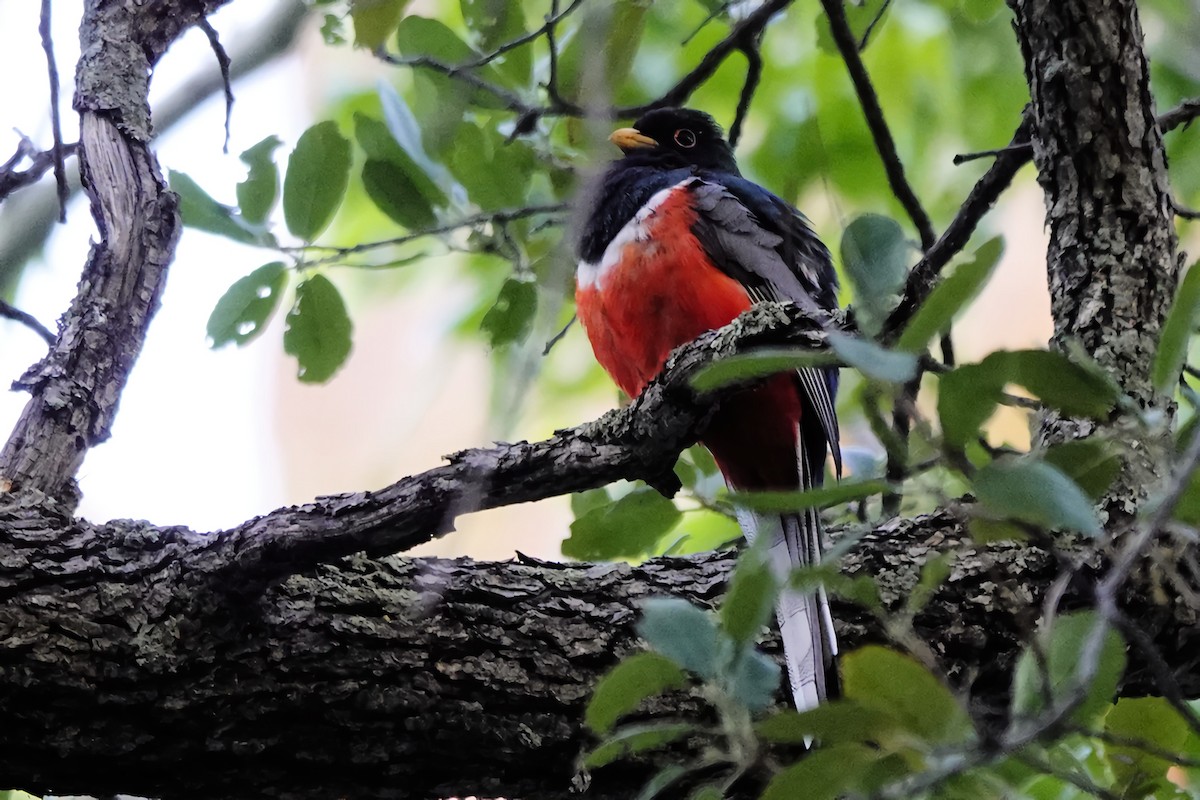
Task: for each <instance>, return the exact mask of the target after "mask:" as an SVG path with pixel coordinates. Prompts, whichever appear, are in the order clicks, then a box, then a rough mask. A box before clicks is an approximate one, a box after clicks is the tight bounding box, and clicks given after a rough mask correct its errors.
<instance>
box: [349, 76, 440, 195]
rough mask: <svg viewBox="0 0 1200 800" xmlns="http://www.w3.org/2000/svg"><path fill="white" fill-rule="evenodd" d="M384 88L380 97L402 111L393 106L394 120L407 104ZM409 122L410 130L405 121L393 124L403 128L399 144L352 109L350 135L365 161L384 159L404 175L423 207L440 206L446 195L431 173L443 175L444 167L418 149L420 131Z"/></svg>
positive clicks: (389, 130)
mask: <svg viewBox="0 0 1200 800" xmlns="http://www.w3.org/2000/svg"><path fill="white" fill-rule="evenodd" d="M388 89H389V91H383V90H381V92H380V96H381V97H383V96H385V95H387V96H390V97H392V98H393V99H394V102H397V103H399V104H400V109H402V110H397V109H393V112H392V113H393V116H396V117H397V119H399V120H404V119H405V115H406V114H407V113H408V108H407V106H404V105H403V101H402V100H399V99H398V96H397V95H396V94H395V90H394V89H391V88H390V87H388ZM411 124H412V126H413V129H412V130H408V128H407V125H408V123H407V122H403V121H400V122H397V123H396V125H397V127H398V128H400V129H402V130H404V131H406V132H405V136H406V138H407V139H408V141H406V142H405V144H404V145H403V146H402V145H401V142H400V141H398V140H397V138H396V137H395V136H394V135H393V134H392V128H391V127H389V126H388V125H386V124H384V123H383V122H380V121H379V120H377V119H373V118H372V117H369V116H367V115H366V114H363V113H361V112H356V113H355V115H354V138H355V140H356V141H357V142H358V146H359V147H361V148H362V149H363V152H364V153H366V154H367V160H368V161H384V162H387V163H389V164H392V165H394V166H396V167H397V168H399V169H400V170H401V171H402V172H403V173H404V175H405V183H406V184H408V185H410V186H411V187H413V188H415V189H416V191H417V192H419V193H420V196H421V198H423V199H424V206H425V207H426V208H442V207H444V206H445V205H446V204H447V203H448V202H449V198H448V197H447V196H446V193H445V192H444V191H442V188H441V187H440V186H438V184H437V183H436V181H435V180H434V177H433V176H434V175H437V176H438V177H439V178H445V170H444V169H438V167H437V165H435V164H434V163H433V162H431V161H430V160H429V156H427V155H426V154H425V151H424V150H422V149H421V141H420V134H419V133H418V132H416V130H415V129H416V123H415V122H412V123H411ZM408 148H413V149H412V150H410V149H408ZM408 202H410V203H417V202H418V201H417V200H416V199H411V200H409V201H408Z"/></svg>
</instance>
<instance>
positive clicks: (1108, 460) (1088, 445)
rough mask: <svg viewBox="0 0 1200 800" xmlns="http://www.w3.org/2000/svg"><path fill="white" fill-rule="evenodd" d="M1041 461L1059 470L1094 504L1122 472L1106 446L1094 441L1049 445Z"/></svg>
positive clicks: (1118, 462)
mask: <svg viewBox="0 0 1200 800" xmlns="http://www.w3.org/2000/svg"><path fill="white" fill-rule="evenodd" d="M1042 458H1043V459H1045V461H1046V463H1047V464H1051V465H1052V466H1055V467H1057V468H1058V469H1060V470H1062V472H1063V474H1064V475H1066V476H1067V477H1068V478H1070V479H1071V480H1073V481H1074V482H1075V483H1076V484H1077V485H1078V486H1079V488H1080V489H1083V491H1084V492H1086V493H1087V495H1088V497H1090V498H1092V499H1093V500H1099V499H1100V498H1101V497H1103V496H1104V493H1105V492H1106V491H1108V487H1109V486H1111V485H1112V482H1113V481H1114V480H1115V479H1116V477H1117V473H1119V472H1120V471H1121V459H1120V458H1119V457H1118V456H1117V455H1116V453H1114V452H1113V450H1112V448H1111V447H1110V446H1109V444H1108V443H1107V442H1105V441H1102V440H1100V439H1096V438H1092V439H1076V440H1075V441H1072V442H1063V443H1062V444H1056V445H1052V446H1050V447H1048V448H1046V450H1045V452H1043V453H1042Z"/></svg>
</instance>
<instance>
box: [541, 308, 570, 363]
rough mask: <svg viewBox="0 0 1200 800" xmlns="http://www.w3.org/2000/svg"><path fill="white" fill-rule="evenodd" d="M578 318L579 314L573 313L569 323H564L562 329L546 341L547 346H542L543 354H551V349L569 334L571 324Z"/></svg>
mask: <svg viewBox="0 0 1200 800" xmlns="http://www.w3.org/2000/svg"><path fill="white" fill-rule="evenodd" d="M577 319H579V315H578V314H572V315H571V318H570V319H569V320H567V324H566V325H563V328H562V330H561V331H559V332H558V333H556V334H554V335H553V336H551V337H550V340H549V341H547V342H546V346H545V347H543V348H542V355H544V356H547V355H550V350H551V349H552V348H553V347H554V345H556V344H558V343H559V342H560V341H561V340H562V338H563V337H564V336H566V335H567V331H569V330H571V326H572V325H574V324H575V320H577Z"/></svg>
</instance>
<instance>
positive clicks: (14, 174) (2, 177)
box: [0, 138, 78, 201]
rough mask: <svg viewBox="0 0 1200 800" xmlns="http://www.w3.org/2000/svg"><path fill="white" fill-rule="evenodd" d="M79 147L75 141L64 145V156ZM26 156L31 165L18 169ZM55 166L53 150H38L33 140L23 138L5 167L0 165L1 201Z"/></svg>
mask: <svg viewBox="0 0 1200 800" xmlns="http://www.w3.org/2000/svg"><path fill="white" fill-rule="evenodd" d="M77 147H78V145H77V144H74V143H72V144H68V145H63V147H62V155H63V158H64V159H65V158H66V157H67V156H70V155H72V154H74V153H75V150H76V148H77ZM25 158H28V159H29V160H30V164H29V167H28V168H27V169H25V170H23V171H18V170H17V169H16V166H17V164H19V163H21V161H22V160H23V159H25ZM53 167H54V151H53V150H46V151H44V152H38V151H37V150H35V149H34V146H33V143H32V142H30V141H29V140H28V139H25V138H22V139H21V143H20V144H19V145H17V152H16V153H15V154H14V155H13V157H12V158H10V159H9V160H8V161H7V162H5V164H4V166H3V167H0V201H2V200H4V198H6V197H8V196H9V195H10V194H12V193H13V192H15V191H16V190H17V189H20V188H21V187H23V186H29V185H30V184H33V183H37V182H38V181H39V180H41V179H42V176H43V175H45V174H46V171H47V170H49V169H51V168H53Z"/></svg>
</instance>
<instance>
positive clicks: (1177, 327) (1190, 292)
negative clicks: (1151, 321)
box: [1153, 264, 1200, 394]
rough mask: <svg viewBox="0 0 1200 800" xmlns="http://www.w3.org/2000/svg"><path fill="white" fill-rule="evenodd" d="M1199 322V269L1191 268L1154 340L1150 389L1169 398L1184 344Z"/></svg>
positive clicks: (1195, 266)
mask: <svg viewBox="0 0 1200 800" xmlns="http://www.w3.org/2000/svg"><path fill="white" fill-rule="evenodd" d="M1198 321H1200V269H1197V265H1196V264H1192V266H1190V267H1189V268H1188V271H1187V272H1186V273H1184V276H1183V280H1181V281H1180V283H1179V290H1178V291H1177V292H1176V294H1175V301H1174V302H1173V303H1171V310H1170V311H1169V312H1167V319H1166V321H1165V322H1164V323H1163V330H1162V335H1161V336H1160V337H1159V340H1158V352H1156V353H1155V354H1154V372H1153V375H1154V388H1156V389H1158V391H1160V392H1162V393H1163V394H1170V393H1171V392H1172V390H1173V389H1174V388H1175V382H1176V381H1178V380H1179V373H1180V371H1182V369H1183V364H1184V361H1186V360H1187V350H1188V342H1189V341H1191V338H1192V334H1193V333H1194V332H1195V331H1196V324H1197V322H1198Z"/></svg>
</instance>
